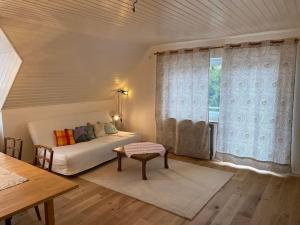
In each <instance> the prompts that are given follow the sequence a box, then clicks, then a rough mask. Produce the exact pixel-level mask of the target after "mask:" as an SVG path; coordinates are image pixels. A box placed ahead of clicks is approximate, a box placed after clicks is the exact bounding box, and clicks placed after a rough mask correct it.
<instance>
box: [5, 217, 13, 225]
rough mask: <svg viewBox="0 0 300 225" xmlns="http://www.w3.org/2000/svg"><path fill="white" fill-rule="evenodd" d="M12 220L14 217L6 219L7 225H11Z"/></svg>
mask: <svg viewBox="0 0 300 225" xmlns="http://www.w3.org/2000/svg"><path fill="white" fill-rule="evenodd" d="M11 219H12V217H10V218H8V219H5V225H11Z"/></svg>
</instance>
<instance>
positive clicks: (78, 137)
mask: <svg viewBox="0 0 300 225" xmlns="http://www.w3.org/2000/svg"><path fill="white" fill-rule="evenodd" d="M74 139H75V142H76V143H79V142H84V141H89V137H88V133H87V128H86V126H81V127H75V130H74Z"/></svg>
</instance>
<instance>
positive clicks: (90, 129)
mask: <svg viewBox="0 0 300 225" xmlns="http://www.w3.org/2000/svg"><path fill="white" fill-rule="evenodd" d="M86 129H87V134H88V139H89V140H93V139H95V138H96V136H95V131H94V125H92V124H90V123H87V124H86Z"/></svg>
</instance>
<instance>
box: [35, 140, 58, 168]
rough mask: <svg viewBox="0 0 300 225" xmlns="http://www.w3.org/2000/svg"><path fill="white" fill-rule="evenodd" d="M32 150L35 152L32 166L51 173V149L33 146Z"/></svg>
mask: <svg viewBox="0 0 300 225" xmlns="http://www.w3.org/2000/svg"><path fill="white" fill-rule="evenodd" d="M34 150H35V153H34V161H33V165H35V166H37V167H40V168H42V169H45V170H48V171H49V172H51V171H52V162H53V150H52V148H49V147H47V146H43V145H35V146H34ZM47 153H48V154H47ZM40 161H42V162H40Z"/></svg>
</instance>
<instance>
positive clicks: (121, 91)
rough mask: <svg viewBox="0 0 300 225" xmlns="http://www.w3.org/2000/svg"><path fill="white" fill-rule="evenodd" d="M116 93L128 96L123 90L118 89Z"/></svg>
mask: <svg viewBox="0 0 300 225" xmlns="http://www.w3.org/2000/svg"><path fill="white" fill-rule="evenodd" d="M117 92H118V93H121V94H123V95H128V91H126V90H123V89H119V90H118V91H117Z"/></svg>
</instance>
